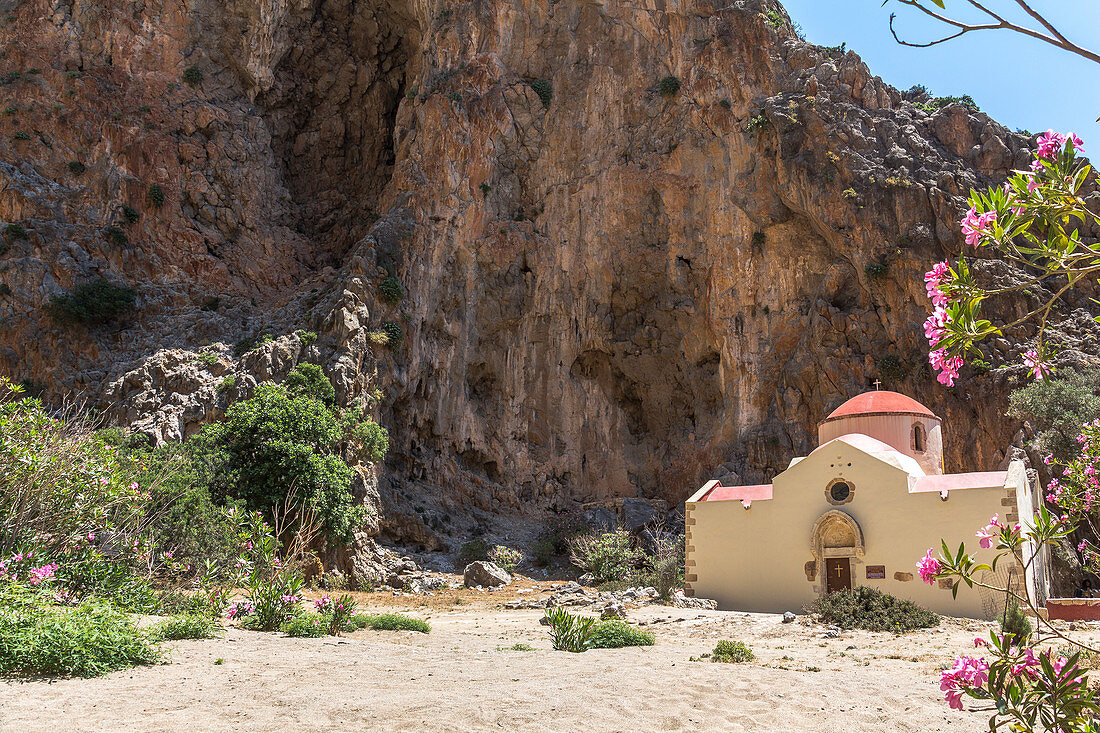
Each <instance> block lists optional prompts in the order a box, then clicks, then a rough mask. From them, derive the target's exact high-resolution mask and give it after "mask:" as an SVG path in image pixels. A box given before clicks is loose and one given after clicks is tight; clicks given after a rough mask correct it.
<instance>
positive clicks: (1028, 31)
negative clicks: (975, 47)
mask: <svg viewBox="0 0 1100 733" xmlns="http://www.w3.org/2000/svg"><path fill="white" fill-rule="evenodd" d="M888 1H889V0H887V2H888ZM897 2H899V3H901V4H902V5H908V6H909V7H911V8H916V9H917V10H919V11H921V12H922V13H924V14H925V15H928V16H930V17H932V18H934V19H936V20H938V21H939V22H941V23H943V24H945V25H949V26H951V27H953V28H958V29H959V30H958V32H957V33H952V34H951V35H948V36H944V37H943V38H939V39H937V40H934V41H929V42H927V43H914V42H912V41H904V40H902V39H901V38H900V37H899V36H898V34H897V31H896V30H895V29H894V18H895V17H896V16H895V15H894V14H891V15H890V33H891V35H893V36H894V40H895V41H897V42H898V43H899V44H901V45H903V46H911V47H913V48H928V47H929V46H935V45H937V44H940V43H944V42H945V41H950V40H953V39H955V38H958V37H959V36H962V35H965V34H967V33H970V32H971V31H984V30H1010V31H1014V32H1016V33H1019V34H1021V35H1025V36H1029V37H1031V38H1034V39H1036V40H1039V41H1043V42H1044V43H1049V44H1050V45H1052V46H1056V47H1057V48H1060V49H1062V50H1063V51H1069V52H1070V53H1072V54H1076V55H1077V56H1081V57H1082V58H1086V59H1088V60H1089V61H1093V62H1095V63H1098V64H1100V54H1098V53H1095V52H1093V51H1090V50H1089V49H1087V48H1084V47H1082V46H1078V45H1077V44H1076V43H1073V42H1072V41H1070V40H1069V39H1068V38H1066V37H1065V35H1063V34H1062V33H1061V31H1059V30H1058V29H1057V28H1056V27H1055V26H1054V24H1053V23H1051V22H1050V21H1049V20H1047V19H1046V18H1045V17H1043V15H1041V14H1040V13H1038V12H1036V11H1035V10H1034V9H1033V8H1032V7H1031V6H1030V5H1028V4H1027V2H1025V0H1014V2H1015V3H1016V4H1017V5H1019V6H1020V7H1021V8H1022V9H1023V11H1024V12H1025V13H1027V14H1028V15H1029V16H1031V17H1032V18H1033V19H1035V21H1036V22H1038V23H1039V24H1040V25H1042V27H1043V28H1045V29H1046V30H1047V32H1048V33H1049V35H1048V34H1047V33H1043V32H1041V31H1037V30H1034V29H1032V28H1028V27H1026V26H1022V25H1018V24H1016V23H1013V22H1011V21H1007V20H1005V19H1004V18H1002V17H1001V16H1000V15H998V14H997V13H994V12H993V11H992V10H990V9H989V8H987V7H985V5H983V4H982V3H979V2H976V0H968V2H969V3H970V4H971V5H973V6H974V7H975V8H977V9H979V10H981V11H982V12H984V13H985V14H986V15H988V16H989V17H991V18H994V19H996V20H997V22H996V23H964V22H962V21H960V20H956V19H954V18H951V17H950V16H947V15H945V14H943V13H937V12H936V11H934V10H932V9H930V8H927V7H925V6H924V5H923V2H924V0H897Z"/></svg>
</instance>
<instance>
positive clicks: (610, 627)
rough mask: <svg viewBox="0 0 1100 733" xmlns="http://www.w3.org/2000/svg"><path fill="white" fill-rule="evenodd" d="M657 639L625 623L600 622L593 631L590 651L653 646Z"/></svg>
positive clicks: (589, 643) (589, 646) (589, 645)
mask: <svg viewBox="0 0 1100 733" xmlns="http://www.w3.org/2000/svg"><path fill="white" fill-rule="evenodd" d="M656 640H657V638H656V637H655V636H654V635H653V634H651V633H649V632H648V631H642V630H641V629H636V628H634V627H633V626H631V625H630V624H628V623H625V622H623V621H600V622H599V623H597V624H596V625H595V627H594V628H593V631H592V638H591V639H590V640H589V642H588V648H589V649H619V648H621V647H624V646H653V644H654V643H656Z"/></svg>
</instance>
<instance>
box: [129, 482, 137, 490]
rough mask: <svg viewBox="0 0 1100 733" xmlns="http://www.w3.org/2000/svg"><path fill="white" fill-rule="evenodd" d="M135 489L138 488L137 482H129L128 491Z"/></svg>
mask: <svg viewBox="0 0 1100 733" xmlns="http://www.w3.org/2000/svg"><path fill="white" fill-rule="evenodd" d="M137 490H138V482H137V481H135V482H133V483H132V484H130V491H137Z"/></svg>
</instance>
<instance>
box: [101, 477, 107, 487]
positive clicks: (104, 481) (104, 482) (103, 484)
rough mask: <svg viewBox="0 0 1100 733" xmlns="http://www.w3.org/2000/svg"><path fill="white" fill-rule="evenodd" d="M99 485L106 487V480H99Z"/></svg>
mask: <svg viewBox="0 0 1100 733" xmlns="http://www.w3.org/2000/svg"><path fill="white" fill-rule="evenodd" d="M99 485H100V486H106V485H107V479H105V478H101V479H100V480H99Z"/></svg>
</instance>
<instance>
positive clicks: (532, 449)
mask: <svg viewBox="0 0 1100 733" xmlns="http://www.w3.org/2000/svg"><path fill="white" fill-rule="evenodd" d="M0 9H4V10H5V11H6V12H7V13H8V14H9V15H8V20H7V21H6V22H5V23H4V24H3V26H2V27H0V43H2V44H3V48H4V56H3V58H2V60H0V67H2V70H3V74H2V75H0V81H2V82H3V86H0V104H2V105H3V106H4V108H5V109H4V114H3V115H2V116H0V130H2V133H3V134H2V136H0V221H3V222H5V223H15V224H19V226H21V227H22V228H23V231H25V232H26V235H27V236H26V237H25V238H24V237H21V236H14V235H13V236H9V237H8V240H9V242H10V249H9V251H8V252H7V253H6V254H4V255H3V256H2V257H0V280H2V281H3V283H4V286H5V287H3V288H0V314H2V316H3V320H2V321H0V371H3V372H6V373H9V374H11V375H13V376H14V377H15V378H17V379H20V378H26V379H29V380H31V381H32V382H33V383H40V384H42V385H44V387H45V388H46V390H47V393H48V394H50V395H52V396H58V395H60V394H63V393H67V392H73V391H85V392H88V393H91V394H92V395H94V396H96V397H97V398H99V399H101V400H103V402H104V404H107V405H110V406H111V407H112V409H113V410H114V411H115V415H116V416H117V417H118V418H119V419H121V420H122V421H124V422H127V423H133V424H134V425H135V426H136V427H138V428H139V429H141V430H144V431H146V432H149V433H150V434H153V435H156V436H158V437H160V438H178V437H180V436H182V435H185V434H187V433H188V432H191V431H193V430H195V429H197V427H198V425H199V424H200V423H201V422H202V421H204V420H207V419H209V418H210V417H211V416H213V415H216V414H217V412H218V410H220V409H223V408H224V406H225V404H227V401H228V400H230V399H232V398H233V397H234V396H237V393H239V394H246V393H247V390H248V388H249V386H250V385H251V384H253V383H254V381H252V380H257V379H265V378H276V379H277V378H281V377H282V376H283V375H285V374H286V372H287V371H288V370H289V369H290V368H291V366H292V365H293V364H294V363H295V362H296V361H297V360H298V359H300V358H302V356H303V354H305V353H306V352H307V351H310V353H311V358H313V359H314V360H316V361H318V362H319V363H322V364H323V365H324V366H325V368H326V371H327V372H328V373H329V374H330V376H332V377H333V379H334V382H335V383H336V386H337V390H338V394H339V395H340V398H341V400H343V401H344V402H348V401H351V400H356V399H364V396H365V395H366V394H367V393H369V392H370V391H371V390H373V389H374V388H376V387H380V388H381V389H382V390H383V397H382V399H381V400H380V404H379V405H378V406H377V409H378V410H379V412H380V416H381V421H382V422H383V423H384V424H385V425H386V426H387V427H388V428H389V429H390V431H391V433H392V435H393V438H394V446H393V449H392V451H391V456H390V458H389V460H388V462H387V467H386V470H385V471H384V472H383V473H384V474H385V477H384V480H383V482H382V483H383V485H384V491H383V492H382V498H381V499H380V501H381V503H382V504H383V505H384V508H385V513H386V517H387V519H386V522H388V525H385V526H383V528H382V530H381V531H383V532H386V531H389V532H391V533H392V536H393V537H394V538H395V539H403V540H408V541H414V542H418V543H421V544H424V545H425V546H432V545H433V544H434V543H435V540H434V539H433V528H438V527H439V522H440V519H439V517H440V516H443V515H444V514H446V513H451V512H455V513H457V514H463V513H464V512H469V511H471V510H472V509H474V508H478V509H480V510H494V511H495V510H500V509H509V508H511V509H516V508H519V507H520V506H521V505H524V506H535V507H539V506H542V507H545V506H551V505H556V504H561V503H563V502H565V501H567V500H570V499H586V500H587V499H595V498H607V497H614V496H634V495H639V496H651V497H662V498H665V499H669V500H671V501H673V502H677V501H681V500H682V499H683V498H684V497H685V496H686V495H687V494H688V493H690V491H691V490H692V489H693V488H694V487H695V486H696V485H697V484H698V483H699V482H700V481H701V480H702V479H704V478H706V477H707V476H708V475H710V474H711V473H713V472H714V471H715V470H719V471H721V472H724V473H733V474H735V475H736V477H737V478H739V479H741V480H745V481H754V480H759V479H763V478H766V477H769V476H770V475H771V474H773V473H775V472H776V471H778V470H781V469H782V468H783V467H785V466H786V464H787V461H788V460H789V459H790V457H791V456H792V455H797V454H804V453H805V452H806V451H807V450H808V449H809V448H810V447H811V446H812V441H813V439H814V436H815V434H816V422H817V421H818V420H819V419H821V418H822V417H823V416H824V415H825V414H826V413H827V412H828V410H829V409H830V408H832V407H835V406H836V405H837V404H839V402H841V401H842V400H844V399H845V398H847V397H850V396H852V395H853V394H855V393H856V392H858V391H861V390H863V389H866V388H867V387H868V386H869V385H870V383H871V382H872V381H873V380H875V379H876V378H877V379H881V380H882V381H883V382H884V383H885V385H886V386H887V387H889V388H892V389H896V390H899V391H903V392H906V393H908V394H911V395H913V396H915V397H916V398H917V399H919V400H921V401H922V402H924V403H926V404H928V405H929V406H930V407H932V408H933V409H934V410H935V411H936V412H937V413H938V414H940V415H941V416H943V417H944V418H945V425H946V426H947V433H948V435H947V454H948V463H949V467H950V469H951V470H966V469H979V468H989V467H992V466H993V465H994V464H996V463H997V462H998V461H999V460H1000V458H1001V457H1002V456H1003V453H1002V450H1003V448H1004V447H1005V446H1007V445H1008V444H1009V442H1010V441H1011V438H1012V436H1013V434H1014V433H1015V432H1016V430H1017V428H1018V426H1016V425H1012V424H1010V423H1009V422H1008V421H1006V420H1005V419H1004V418H1003V417H1002V413H1003V406H1004V395H1005V392H1006V384H1007V383H1008V381H1009V380H1011V379H1012V378H1014V377H1013V375H1012V374H1011V373H1010V372H1001V373H998V374H997V375H996V376H995V377H994V376H990V375H983V376H977V377H976V376H973V375H964V379H963V380H962V381H961V382H960V384H959V386H958V387H956V388H955V389H944V388H941V387H939V386H938V385H937V384H936V383H935V382H934V380H933V378H932V374H931V372H930V370H929V368H928V367H927V365H926V363H925V357H924V348H925V347H924V343H923V338H922V334H921V327H920V324H921V321H922V320H923V318H924V315H925V309H926V300H925V297H924V290H923V282H922V279H921V275H922V273H923V272H924V271H925V270H926V269H928V266H929V265H930V263H932V262H933V261H936V260H939V259H943V257H944V256H945V255H947V254H951V253H955V252H957V251H958V250H959V247H960V246H961V245H962V242H961V239H960V237H959V234H958V231H957V219H958V216H959V212H960V207H961V204H962V201H963V198H964V197H965V195H966V193H967V192H968V191H969V189H970V188H971V187H976V186H981V185H987V184H989V183H991V182H995V181H998V180H1000V179H1001V178H1002V177H1003V176H1004V175H1005V174H1006V172H1007V171H1008V170H1009V169H1011V168H1013V167H1019V166H1021V165H1023V164H1024V163H1025V161H1026V159H1027V151H1026V147H1027V146H1028V145H1029V143H1030V141H1029V140H1028V139H1027V138H1026V137H1024V136H1022V135H1018V134H1014V133H1011V132H1009V131H1008V130H1006V129H1005V128H1004V127H1002V126H1001V125H999V124H997V123H996V122H994V121H992V120H990V119H989V118H988V117H987V116H986V115H984V114H981V113H976V114H971V113H970V112H968V111H967V110H966V109H965V108H963V107H962V106H960V105H952V106H949V107H946V108H944V109H941V110H939V111H937V112H935V113H934V114H928V113H926V112H925V111H923V110H922V109H920V108H918V107H917V106H915V105H914V104H913V103H912V102H913V100H912V99H907V98H906V95H904V94H902V93H899V92H898V91H897V90H895V89H893V88H891V87H889V86H888V85H886V84H884V83H883V82H882V81H881V80H880V79H878V78H877V77H874V76H872V74H871V73H870V72H869V71H868V69H867V68H866V66H865V65H864V64H863V63H862V62H861V61H860V59H859V57H858V56H857V55H856V54H854V53H852V52H851V51H849V52H846V53H844V52H842V51H841V50H840V49H826V48H822V47H818V46H814V45H813V44H810V43H806V42H804V41H802V40H800V39H799V38H797V37H796V36H795V34H794V32H793V31H792V29H791V27H790V25H789V24H788V23H787V22H786V21H785V15H784V14H783V13H782V10H781V9H780V8H778V6H777V5H775V4H774V3H770V2H764V1H763V0H742V1H740V2H734V3H732V4H729V5H727V4H724V3H722V4H711V3H709V2H707V1H706V0H680V1H672V2H666V1H664V0H661V1H660V2H658V1H655V0H649V1H648V2H642V3H632V4H622V3H614V2H601V1H598V0H597V1H596V2H587V1H578V2H562V1H561V0H542V1H536V2H507V1H505V0H485V1H483V2H454V3H449V4H445V3H441V2H436V3H427V2H413V1H412V0H387V1H386V2H381V1H380V0H229V2H211V1H210V0H196V1H195V2H190V3H185V2H181V1H180V0H141V1H139V2H137V3H134V2H120V1H119V0H98V1H97V2H94V3H93V2H91V0H2V2H0ZM154 185H155V186H158V187H159V191H160V192H162V193H163V203H162V204H161V205H160V206H159V208H158V207H157V206H156V199H157V198H158V197H157V196H156V195H155V194H154V192H153V190H152V187H153V186H154ZM124 206H127V207H130V210H127V209H124V208H123V207H124ZM131 210H133V211H136V213H137V214H138V215H139V218H138V219H137V221H131V220H132V219H133V218H134V217H133V212H132V211H131ZM112 227H114V228H113V229H112ZM119 234H121V235H122V236H121V237H120V236H118V235H119ZM989 266H990V267H991V268H994V269H996V268H998V267H1002V266H1001V265H999V264H998V263H989ZM387 273H392V274H395V275H396V276H397V277H398V278H399V279H400V280H401V281H402V283H403V284H404V288H405V291H406V294H405V298H404V300H402V301H401V302H400V303H398V304H396V305H390V304H387V303H385V302H383V300H381V299H380V298H379V297H378V286H379V284H380V283H381V282H382V280H383V278H384V277H386V276H387ZM97 276H103V277H106V278H107V279H109V280H112V281H115V282H119V283H126V284H128V285H129V286H131V287H133V288H135V289H136V290H137V291H138V306H139V307H138V308H137V309H136V310H135V311H134V312H133V314H132V315H131V316H129V317H128V318H127V319H125V320H124V321H123V322H121V323H119V324H116V325H109V326H103V327H96V328H92V329H85V330H83V331H81V330H79V329H77V330H74V329H73V328H72V327H62V326H58V325H56V324H54V323H53V322H51V321H50V319H49V318H48V317H47V316H46V315H45V313H44V310H43V308H44V306H45V304H46V303H47V302H48V299H49V297H50V296H51V295H53V294H56V293H58V292H60V291H61V290H62V289H63V288H68V287H72V286H73V285H75V284H78V283H80V282H83V281H86V280H89V279H91V278H94V277H97ZM1069 315H1070V317H1069V321H1068V322H1069V323H1070V326H1071V329H1070V330H1071V331H1072V332H1073V333H1076V334H1077V336H1076V338H1078V339H1083V340H1082V341H1081V343H1082V344H1083V345H1084V346H1085V347H1091V346H1093V345H1094V344H1095V341H1094V338H1095V336H1094V335H1093V334H1094V331H1093V330H1092V329H1093V328H1094V326H1093V325H1092V324H1091V321H1090V319H1089V318H1088V314H1087V313H1085V312H1083V311H1078V312H1074V313H1071V314H1069ZM384 322H392V323H394V324H398V325H399V326H400V329H401V331H402V333H403V338H402V340H401V343H400V345H399V346H398V345H392V346H390V347H387V346H384V345H381V344H380V343H378V342H379V341H380V339H378V338H377V336H375V337H373V338H372V333H375V332H377V331H378V330H379V329H380V327H381V326H382V324H383V323H384ZM390 328H391V329H392V328H393V326H390ZM297 329H305V330H314V331H317V332H318V333H319V334H320V339H319V340H318V341H317V343H316V344H314V345H312V346H307V345H303V344H302V343H301V340H300V339H299V337H298V336H296V335H294V332H295V331H296V330H297ZM264 334H270V335H271V336H272V337H275V339H274V340H273V341H271V342H270V343H266V344H263V345H262V346H260V348H258V349H256V350H253V351H251V352H249V353H246V354H244V355H243V356H234V355H233V353H232V352H231V351H230V349H229V347H228V346H226V345H225V344H231V343H234V342H237V341H239V340H240V339H242V338H245V337H259V336H262V335H264ZM206 344H213V345H212V346H207V347H206V348H207V350H209V351H211V352H212V353H215V354H216V355H217V356H218V361H217V363H216V364H215V365H213V366H203V365H202V364H201V363H199V362H197V361H196V360H195V355H194V352H195V351H197V350H198V349H199V348H200V347H203V346H204V345H206ZM991 348H992V349H994V351H995V352H996V353H994V354H993V358H992V360H993V361H998V360H1004V359H1008V360H1012V359H1013V358H1014V357H1015V354H1012V353H1010V352H1008V351H1007V349H1008V348H1009V345H1008V342H1000V343H999V344H993V345H992V346H991ZM1093 352H1094V353H1095V350H1093ZM229 373H235V374H237V375H239V377H240V379H239V380H237V386H236V388H235V389H236V390H237V391H238V392H237V393H233V392H228V393H227V392H226V391H225V390H223V391H220V392H219V391H218V390H217V389H216V388H215V387H216V385H217V384H218V383H219V382H220V380H221V379H222V378H223V377H224V376H225V375H226V374H229ZM414 505H415V506H414ZM425 506H427V507H428V509H425ZM414 508H415V509H417V511H414ZM387 526H388V528H389V529H388V530H387V529H386V527H387Z"/></svg>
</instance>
